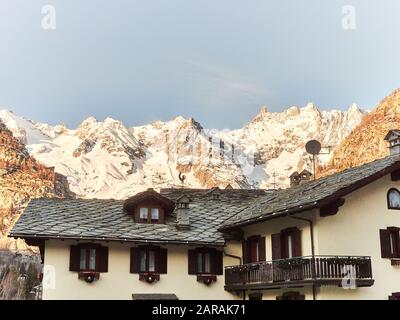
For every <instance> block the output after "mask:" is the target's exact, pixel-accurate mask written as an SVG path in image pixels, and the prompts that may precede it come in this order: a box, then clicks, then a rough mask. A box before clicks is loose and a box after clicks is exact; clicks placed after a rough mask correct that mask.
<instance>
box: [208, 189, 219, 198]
mask: <svg viewBox="0 0 400 320" xmlns="http://www.w3.org/2000/svg"><path fill="white" fill-rule="evenodd" d="M208 194H209V195H211V199H212V200H219V199H220V197H221V189H220V188H219V187H214V188H211V189H210V191H208Z"/></svg>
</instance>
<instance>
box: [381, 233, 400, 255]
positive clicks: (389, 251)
mask: <svg viewBox="0 0 400 320" xmlns="http://www.w3.org/2000/svg"><path fill="white" fill-rule="evenodd" d="M399 231H400V229H399V228H397V227H388V228H387V229H381V230H379V236H380V241H381V256H382V258H400V236H399Z"/></svg>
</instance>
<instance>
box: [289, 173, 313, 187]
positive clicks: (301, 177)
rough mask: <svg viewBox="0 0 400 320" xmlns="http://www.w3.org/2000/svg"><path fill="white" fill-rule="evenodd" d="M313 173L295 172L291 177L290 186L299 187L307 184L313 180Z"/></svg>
mask: <svg viewBox="0 0 400 320" xmlns="http://www.w3.org/2000/svg"><path fill="white" fill-rule="evenodd" d="M311 177H312V173H311V172H310V171H308V170H306V169H304V170H303V171H302V172H300V173H298V172H297V171H295V172H293V173H292V174H291V175H290V177H289V178H290V186H291V187H294V186H299V185H302V184H304V183H307V182H309V181H310V180H311Z"/></svg>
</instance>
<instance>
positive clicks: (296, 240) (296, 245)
mask: <svg viewBox="0 0 400 320" xmlns="http://www.w3.org/2000/svg"><path fill="white" fill-rule="evenodd" d="M292 236H293V257H301V231H300V230H299V229H297V228H295V229H293V233H292Z"/></svg>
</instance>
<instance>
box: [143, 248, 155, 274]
mask: <svg viewBox="0 0 400 320" xmlns="http://www.w3.org/2000/svg"><path fill="white" fill-rule="evenodd" d="M139 252H140V262H139V273H158V270H159V265H158V256H157V248H155V247H146V248H144V247H141V248H139ZM150 252H152V253H153V257H154V270H153V271H151V270H150ZM143 253H144V254H145V270H142V254H143Z"/></svg>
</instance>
